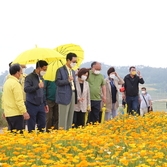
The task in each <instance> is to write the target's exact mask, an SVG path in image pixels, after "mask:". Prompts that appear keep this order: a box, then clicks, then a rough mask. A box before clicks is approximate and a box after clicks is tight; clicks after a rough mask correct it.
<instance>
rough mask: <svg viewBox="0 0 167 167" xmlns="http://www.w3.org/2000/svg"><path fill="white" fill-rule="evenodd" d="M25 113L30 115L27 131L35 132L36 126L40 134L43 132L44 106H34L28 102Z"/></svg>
mask: <svg viewBox="0 0 167 167" xmlns="http://www.w3.org/2000/svg"><path fill="white" fill-rule="evenodd" d="M26 107H27V112H28V113H29V115H30V119H28V121H27V123H28V131H29V132H32V131H33V130H35V125H36V124H37V128H38V130H39V131H40V132H44V128H45V125H46V113H45V108H44V104H41V105H39V106H36V105H34V104H32V103H30V102H26Z"/></svg>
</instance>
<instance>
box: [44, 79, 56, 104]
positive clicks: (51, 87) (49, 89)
mask: <svg viewBox="0 0 167 167" xmlns="http://www.w3.org/2000/svg"><path fill="white" fill-rule="evenodd" d="M45 95H46V100H51V101H54V102H55V95H56V84H55V81H48V80H45Z"/></svg>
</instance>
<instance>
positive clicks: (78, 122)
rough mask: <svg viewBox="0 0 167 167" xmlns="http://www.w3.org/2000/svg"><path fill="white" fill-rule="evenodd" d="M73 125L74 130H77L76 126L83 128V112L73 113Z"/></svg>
mask: <svg viewBox="0 0 167 167" xmlns="http://www.w3.org/2000/svg"><path fill="white" fill-rule="evenodd" d="M73 124H74V127H76V128H78V126H85V112H82V111H74V118H73Z"/></svg>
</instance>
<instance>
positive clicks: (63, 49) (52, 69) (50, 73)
mask: <svg viewBox="0 0 167 167" xmlns="http://www.w3.org/2000/svg"><path fill="white" fill-rule="evenodd" d="M54 50H55V51H57V52H59V53H60V54H62V55H63V58H62V59H61V60H59V61H57V60H55V61H54V62H52V63H51V64H49V66H48V69H47V72H46V74H45V75H44V79H45V80H49V81H54V80H55V75H56V71H57V69H58V68H59V67H61V66H62V65H64V64H66V55H67V54H68V53H70V52H73V53H75V54H76V55H77V65H76V66H75V67H74V68H73V69H74V70H76V69H78V68H79V67H80V65H81V63H82V61H83V60H84V51H83V49H82V48H81V47H80V46H79V45H75V44H65V45H60V46H58V47H57V48H55V49H54Z"/></svg>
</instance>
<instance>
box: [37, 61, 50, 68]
mask: <svg viewBox="0 0 167 167" xmlns="http://www.w3.org/2000/svg"><path fill="white" fill-rule="evenodd" d="M47 65H48V63H47V62H46V61H45V60H38V61H37V62H36V68H38V67H41V68H42V67H44V66H47Z"/></svg>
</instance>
